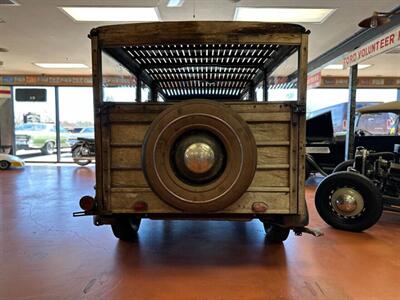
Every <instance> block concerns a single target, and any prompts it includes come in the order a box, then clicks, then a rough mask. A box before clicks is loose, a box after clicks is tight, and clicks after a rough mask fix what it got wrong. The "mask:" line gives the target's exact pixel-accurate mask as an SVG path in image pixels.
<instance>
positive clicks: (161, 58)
mask: <svg viewBox="0 0 400 300" xmlns="http://www.w3.org/2000/svg"><path fill="white" fill-rule="evenodd" d="M308 33H309V32H307V31H306V30H305V29H304V28H303V27H301V26H299V25H292V24H278V23H256V22H168V23H162V22H160V23H141V24H124V25H112V26H103V27H99V28H95V29H93V30H92V31H91V32H90V35H89V37H90V39H91V42H92V62H93V64H92V67H93V86H94V88H93V90H94V111H95V139H96V188H95V195H94V196H84V197H82V198H81V200H80V205H81V207H82V209H83V211H82V212H78V213H75V216H80V215H92V216H94V223H95V225H104V224H110V225H111V226H112V230H113V233H114V235H115V236H116V237H117V238H120V239H123V240H130V239H134V238H135V234H136V232H137V230H138V229H139V225H140V221H141V219H142V218H150V219H198V220H201V219H213V220H243V221H247V220H251V219H254V218H256V219H259V220H260V221H261V222H263V224H264V227H265V230H266V233H267V239H268V240H270V241H276V242H279V241H283V240H285V239H286V238H287V236H288V234H289V231H290V230H291V229H293V230H294V231H295V232H296V233H298V234H301V232H305V231H310V230H309V229H307V228H306V227H305V226H306V225H307V223H308V213H307V207H306V203H305V197H304V181H305V178H304V176H305V169H304V164H305V111H306V110H305V105H306V80H307V71H306V70H307V38H308ZM296 53H297V54H296ZM291 56H292V58H291V60H292V61H295V65H296V68H295V69H294V70H293V71H296V69H297V94H296V98H297V100H296V101H270V102H269V101H268V93H269V91H270V90H271V88H272V86H270V84H271V78H272V77H273V76H272V75H273V73H274V71H275V70H276V69H277V68H278V67H279V66H282V65H285V64H287V63H288V58H289V57H291ZM293 58H294V60H293ZM256 89H257V91H261V94H262V95H261V96H260V95H258V97H257V95H256ZM258 94H260V93H258Z"/></svg>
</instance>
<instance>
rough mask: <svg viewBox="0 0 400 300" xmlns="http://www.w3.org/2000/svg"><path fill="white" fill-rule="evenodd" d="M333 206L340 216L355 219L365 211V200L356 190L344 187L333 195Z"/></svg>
mask: <svg viewBox="0 0 400 300" xmlns="http://www.w3.org/2000/svg"><path fill="white" fill-rule="evenodd" d="M331 205H332V208H333V209H334V210H335V211H336V212H337V213H338V214H339V215H342V216H345V217H354V216H356V215H358V214H360V213H361V212H362V210H363V209H364V199H363V196H362V195H361V194H360V193H359V192H358V191H356V190H355V189H352V188H348V187H343V188H340V189H338V190H336V191H335V192H334V193H333V194H332V197H331Z"/></svg>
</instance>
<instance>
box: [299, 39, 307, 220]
mask: <svg viewBox="0 0 400 300" xmlns="http://www.w3.org/2000/svg"><path fill="white" fill-rule="evenodd" d="M307 53H308V34H302V35H301V44H300V48H299V51H298V69H299V70H298V79H297V104H298V110H300V111H299V113H297V116H298V118H297V120H298V153H299V154H298V168H297V174H298V181H297V192H298V202H297V203H298V207H297V211H298V213H299V214H300V215H302V216H303V217H304V218H305V220H303V222H304V223H305V225H307V224H306V223H308V219H307V216H306V214H307V207H306V203H305V190H304V185H305V184H304V183H305V161H306V147H305V141H306V97H307V64H308V56H307Z"/></svg>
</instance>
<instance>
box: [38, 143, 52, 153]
mask: <svg viewBox="0 0 400 300" xmlns="http://www.w3.org/2000/svg"><path fill="white" fill-rule="evenodd" d="M54 150H55V144H54V142H47V143H46V144H44V146H43V148H42V149H41V151H42V153H43V154H45V155H51V154H53V153H54Z"/></svg>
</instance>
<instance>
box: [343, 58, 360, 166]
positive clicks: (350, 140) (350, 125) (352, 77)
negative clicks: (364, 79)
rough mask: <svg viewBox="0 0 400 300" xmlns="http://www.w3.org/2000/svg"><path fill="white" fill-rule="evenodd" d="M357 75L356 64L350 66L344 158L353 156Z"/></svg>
mask: <svg viewBox="0 0 400 300" xmlns="http://www.w3.org/2000/svg"><path fill="white" fill-rule="evenodd" d="M357 76H358V65H354V66H351V67H350V71H349V102H348V105H347V121H346V123H347V126H346V127H347V134H346V148H345V157H344V159H345V160H348V159H352V158H353V157H354V125H355V124H354V119H355V114H356V93H357Z"/></svg>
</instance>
